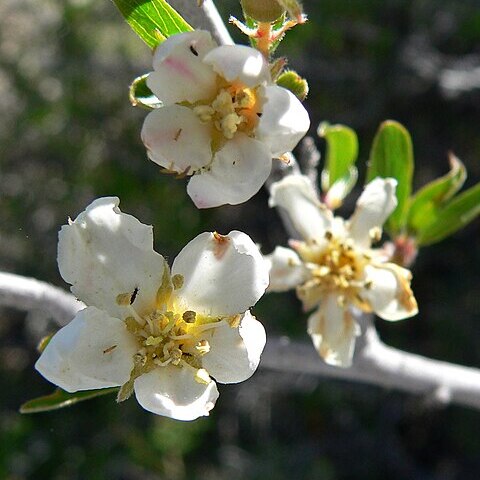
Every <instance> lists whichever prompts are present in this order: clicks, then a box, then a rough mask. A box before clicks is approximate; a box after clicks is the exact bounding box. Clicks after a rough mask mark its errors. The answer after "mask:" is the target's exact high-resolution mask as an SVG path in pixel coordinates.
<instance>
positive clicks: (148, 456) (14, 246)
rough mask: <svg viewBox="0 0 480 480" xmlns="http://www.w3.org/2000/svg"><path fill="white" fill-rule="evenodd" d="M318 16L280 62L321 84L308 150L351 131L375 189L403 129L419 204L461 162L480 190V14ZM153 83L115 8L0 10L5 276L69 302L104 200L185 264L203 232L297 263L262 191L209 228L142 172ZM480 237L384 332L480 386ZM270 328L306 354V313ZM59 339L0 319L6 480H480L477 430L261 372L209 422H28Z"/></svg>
mask: <svg viewBox="0 0 480 480" xmlns="http://www.w3.org/2000/svg"><path fill="white" fill-rule="evenodd" d="M193 1H194V0H192V2H193ZM218 3H219V7H220V9H221V11H222V14H223V16H224V18H227V16H228V14H230V13H234V14H235V15H236V16H238V17H240V11H239V8H238V6H237V5H236V2H234V1H233V0H232V1H223V0H222V1H221V2H218ZM304 6H305V9H306V11H307V13H308V14H309V22H308V23H307V24H306V25H305V26H303V27H297V28H296V29H295V30H294V31H293V32H292V33H291V34H289V35H288V36H287V39H286V40H285V41H284V43H283V45H282V46H281V47H280V50H279V54H282V55H288V56H289V57H290V60H291V65H292V66H293V67H295V68H296V69H297V70H298V71H299V73H301V74H302V75H304V76H305V77H306V78H307V79H308V80H309V82H310V88H311V93H310V95H309V97H308V99H307V102H306V106H307V108H308V109H309V111H310V114H311V118H312V131H311V134H312V135H314V132H315V128H316V126H317V125H318V123H319V122H320V121H324V120H326V121H329V122H341V123H346V124H348V125H350V126H351V127H353V128H355V129H356V131H357V132H358V134H359V136H360V142H361V146H360V149H361V156H360V167H361V171H363V170H364V169H362V166H364V163H365V160H366V158H367V156H368V150H369V147H370V144H371V140H372V138H373V135H374V132H375V130H376V128H377V127H378V124H379V123H380V122H381V121H382V120H384V119H387V118H393V119H396V120H399V121H400V122H402V123H404V124H405V125H406V127H407V128H408V129H409V130H410V132H411V134H412V137H413V141H414V145H415V153H416V174H415V185H416V187H418V186H421V185H423V184H424V183H425V182H426V181H427V180H429V179H433V178H434V177H437V176H439V175H441V174H443V173H445V172H446V171H447V168H448V164H447V151H448V150H453V151H454V152H455V153H456V154H457V155H458V156H459V157H460V158H461V159H462V160H463V161H464V163H465V165H466V167H467V169H468V171H469V173H470V175H469V179H468V180H467V186H470V185H473V184H474V183H475V182H476V181H478V180H479V178H480V162H479V159H480V135H479V132H478V130H479V127H480V4H479V2H478V0H461V1H446V0H422V1H414V0H411V1H407V0H383V1H380V0H363V1H358V2H357V1H350V0H322V1H313V0H310V1H309V0H306V1H305V2H304ZM232 30H233V28H231V31H232ZM232 33H235V32H232ZM235 35H236V38H237V39H238V40H239V41H243V40H242V39H241V37H240V36H239V35H237V34H236V33H235ZM150 65H151V55H150V52H149V51H148V49H147V48H146V47H145V46H144V45H143V44H142V42H141V41H140V40H138V39H137V38H136V36H135V35H134V34H133V33H132V32H131V31H130V30H129V28H128V26H127V25H126V24H125V23H124V22H123V20H122V18H121V16H120V14H119V13H117V11H116V10H115V8H114V6H113V4H112V3H110V2H108V1H107V0H104V1H98V0H2V1H1V2H0V112H1V118H2V121H1V122H0V167H1V169H0V225H1V229H0V268H1V269H3V270H6V271H11V272H15V273H19V274H24V275H28V276H33V277H36V278H39V279H42V280H46V281H49V282H52V283H53V284H56V285H59V286H62V287H65V288H66V285H65V284H64V282H63V281H62V279H61V278H60V276H59V274H58V271H57V266H56V261H55V257H56V237H57V231H58V229H59V227H60V226H61V225H62V224H63V223H65V221H66V219H67V217H68V216H72V217H73V216H76V215H77V214H78V213H79V212H80V211H81V210H83V209H84V207H85V206H86V205H87V204H88V203H89V202H90V201H91V200H92V199H93V198H95V197H98V196H101V195H118V196H119V197H120V198H121V207H122V209H123V210H124V211H126V212H129V213H132V214H134V215H136V216H137V217H138V218H139V219H140V220H141V221H142V222H144V223H150V224H153V225H154V228H155V245H156V249H157V251H159V252H161V253H163V254H165V255H166V256H167V257H168V258H169V259H170V260H171V259H173V258H174V256H175V255H176V254H177V253H178V251H179V250H180V249H181V247H182V246H183V245H184V244H185V243H186V242H188V241H189V240H190V239H191V238H193V237H194V236H195V235H197V234H198V233H200V232H202V231H205V230H218V231H219V232H223V233H227V232H228V231H230V230H231V229H234V228H235V229H239V230H243V231H245V232H246V233H248V234H249V235H251V236H252V237H253V238H254V239H255V240H256V241H258V242H259V243H261V244H262V248H263V250H264V251H265V252H269V251H270V250H271V249H273V247H274V246H275V245H277V244H285V242H286V235H285V233H284V232H283V229H282V226H281V224H280V222H279V219H278V218H277V216H276V213H275V212H274V211H272V210H270V209H268V207H267V204H266V201H267V195H266V193H265V192H263V191H262V192H260V193H259V194H258V195H257V196H256V197H255V198H254V199H253V200H252V201H250V202H248V203H247V204H245V205H242V206H237V207H223V208H218V209H214V210H212V211H200V212H199V211H197V210H196V209H195V208H194V206H193V204H192V203H191V201H190V200H189V198H188V197H187V196H186V193H185V184H184V181H181V180H179V181H174V180H173V179H172V178H170V177H167V176H164V175H161V174H160V173H159V169H158V167H157V166H155V164H153V163H152V162H150V161H148V160H147V159H146V155H145V151H144V148H143V146H142V145H141V142H140V138H139V133H140V129H141V125H142V121H143V118H144V117H145V112H144V111H142V110H140V109H134V108H133V107H131V106H130V105H129V103H128V98H127V94H128V85H129V83H130V82H131V80H132V79H133V78H134V77H135V76H138V75H140V74H142V73H144V72H146V71H149V69H150V68H151V66H150ZM317 145H318V146H319V148H320V149H323V148H324V145H322V143H321V142H320V140H317ZM358 191H359V189H357V190H356V191H355V193H356V194H358ZM355 196H356V195H355V194H353V195H352V196H351V200H350V201H349V202H347V204H346V205H345V209H344V212H343V213H345V214H346V215H348V214H349V213H350V211H351V208H352V205H353V201H354V199H355ZM479 234H480V225H479V222H478V221H477V222H476V223H474V224H472V225H470V226H469V227H468V228H467V229H465V230H463V231H461V232H460V233H458V234H457V235H455V236H454V237H452V238H450V239H448V240H446V241H444V242H442V243H440V244H438V245H435V246H433V247H430V248H427V249H425V250H422V251H421V252H420V255H419V258H418V261H417V263H416V265H415V268H414V280H413V288H414V291H415V293H416V297H417V299H418V301H419V304H420V314H419V315H418V316H417V317H415V318H412V319H410V320H406V321H404V322H399V323H396V324H391V323H387V322H383V323H382V322H378V328H379V331H380V334H381V336H382V338H383V339H384V340H385V341H386V342H387V343H388V344H390V345H393V346H397V347H399V348H402V349H405V350H408V351H411V352H416V353H419V354H422V355H427V356H430V357H433V358H437V359H442V360H448V361H452V362H458V363H462V364H465V365H471V366H476V367H480V349H479V348H478V346H479V345H480V328H479V326H478V321H479V311H480V308H479V307H480V300H479V298H480V285H479V279H478V273H477V269H478V265H479V260H480V249H479V247H478V238H480V235H479ZM255 313H256V315H257V316H258V317H259V318H260V319H261V320H262V321H263V322H264V324H265V326H266V328H267V331H268V333H269V334H289V335H293V336H296V337H298V338H300V339H303V340H305V341H308V338H307V335H306V333H305V325H306V323H305V321H306V316H305V315H304V314H302V313H300V307H299V303H298V302H297V301H296V299H295V298H294V296H293V295H279V294H275V295H274V294H272V295H271V296H268V297H266V298H264V299H263V300H262V301H261V302H260V303H259V304H258V305H257V307H256V309H255ZM52 328H53V325H52V324H51V323H50V321H49V318H48V317H47V316H45V314H44V313H42V312H31V313H29V314H28V315H24V314H23V313H19V312H16V311H13V310H8V309H2V310H0V337H1V344H0V370H1V378H0V399H1V405H2V408H1V411H0V435H1V438H0V478H5V479H7V480H23V479H54V480H61V479H62V480H63V479H68V480H75V479H88V480H96V479H122V480H135V479H142V480H149V479H173V480H176V479H187V478H188V479H201V480H217V479H245V478H248V479H260V478H264V477H265V476H269V477H270V478H272V479H290V478H292V477H294V478H296V479H298V480H299V479H317V478H318V479H325V480H330V479H364V478H365V479H378V480H380V479H385V478H388V479H394V480H395V479H407V478H408V479H415V480H417V479H418V480H424V479H425V480H427V479H428V480H430V479H432V480H433V479H440V480H454V479H462V480H470V479H471V480H476V479H477V478H478V475H479V474H478V472H479V471H480V440H479V434H478V433H479V428H480V412H475V411H471V410H468V409H465V408H460V407H454V406H450V407H447V408H438V407H435V406H432V405H429V404H428V402H426V401H425V399H422V398H414V397H412V396H409V395H404V394H400V393H397V392H394V391H386V390H381V389H378V388H375V387H370V386H362V385H355V384H351V383H346V382H340V381H332V380H326V379H322V378H312V377H309V376H306V375H305V376H301V375H300V376H291V375H281V374H279V373H273V372H269V371H267V370H263V369H260V370H259V371H258V372H257V373H256V374H255V376H254V377H253V378H252V379H251V380H250V381H248V382H246V383H244V384H240V385H229V386H220V392H221V395H220V399H219V401H218V402H217V406H216V408H215V409H214V410H213V411H212V414H211V416H210V417H209V418H202V419H199V420H197V421H195V422H192V423H180V422H174V421H172V420H169V419H165V418H160V417H155V416H154V415H151V414H149V413H147V412H145V411H143V410H142V409H141V408H140V407H139V406H138V405H137V404H136V402H135V401H134V400H130V401H128V402H125V403H123V404H121V405H119V406H117V405H116V404H115V402H114V398H113V397H104V398H99V399H95V400H93V401H90V402H86V403H83V404H80V405H78V406H75V407H72V408H70V409H66V410H63V411H57V412H51V413H44V414H37V415H32V416H21V415H20V414H19V413H18V407H19V405H20V404H21V403H23V402H24V401H26V400H27V399H30V398H32V397H35V396H38V395H41V394H45V393H48V392H50V391H51V389H52V388H53V387H52V386H51V385H49V384H48V383H47V382H46V381H44V380H43V379H42V378H41V377H40V376H39V375H38V374H37V373H36V372H35V371H34V370H33V364H34V362H35V359H36V358H37V353H36V350H35V346H36V343H37V341H38V340H39V338H40V336H41V335H42V333H43V332H45V331H46V330H47V331H48V330H51V329H52Z"/></svg>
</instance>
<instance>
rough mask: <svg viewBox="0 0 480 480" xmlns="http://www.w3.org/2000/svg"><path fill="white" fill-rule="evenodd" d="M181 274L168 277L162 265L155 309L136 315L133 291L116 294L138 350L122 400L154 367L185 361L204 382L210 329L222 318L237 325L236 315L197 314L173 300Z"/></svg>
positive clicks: (123, 389)
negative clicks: (123, 309)
mask: <svg viewBox="0 0 480 480" xmlns="http://www.w3.org/2000/svg"><path fill="white" fill-rule="evenodd" d="M182 285H183V277H182V276H181V275H174V276H173V277H171V276H170V271H169V268H168V266H167V265H165V269H164V274H163V279H162V285H161V286H160V288H159V289H158V292H157V298H156V302H155V303H156V305H155V308H154V309H153V310H152V311H150V312H148V313H146V314H142V315H139V314H138V313H137V312H136V310H135V309H134V308H133V301H132V298H133V296H136V294H137V293H136V291H134V293H133V294H120V295H118V296H117V303H118V304H119V305H124V306H125V307H126V308H127V309H128V310H129V312H130V313H131V315H128V316H127V317H126V319H125V325H126V328H127V330H128V331H129V332H130V333H131V334H132V335H134V337H135V339H136V341H137V344H138V351H137V353H136V354H135V355H134V359H133V362H134V367H133V369H132V372H131V374H130V379H129V380H128V382H127V383H126V384H124V385H123V386H122V388H121V389H120V392H119V395H118V401H123V400H126V399H127V398H128V397H129V396H130V395H131V394H132V392H133V384H134V381H135V379H136V378H138V377H139V376H140V375H143V374H144V373H148V372H150V371H152V370H153V369H154V368H157V367H166V366H167V365H175V366H179V367H181V366H183V365H185V364H187V365H189V366H191V367H194V368H195V369H196V370H197V372H198V373H197V375H196V377H195V379H196V380H197V381H198V382H200V383H208V382H209V381H210V377H209V376H208V374H207V372H205V371H204V370H203V369H202V368H201V360H200V357H202V356H203V355H205V354H206V353H208V352H209V351H210V344H209V342H208V340H207V337H208V333H209V331H210V330H212V329H214V328H217V327H218V326H219V325H220V323H221V322H222V321H223V320H226V321H227V322H228V323H229V324H230V325H231V326H232V327H235V326H238V318H237V317H235V316H234V317H211V316H207V315H200V314H198V313H197V312H194V311H193V310H185V309H184V308H181V307H180V306H179V305H178V303H177V302H176V299H175V295H173V291H174V290H176V289H179V288H181V287H182Z"/></svg>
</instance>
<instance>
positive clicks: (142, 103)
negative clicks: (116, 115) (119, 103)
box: [128, 73, 163, 110]
mask: <svg viewBox="0 0 480 480" xmlns="http://www.w3.org/2000/svg"><path fill="white" fill-rule="evenodd" d="M148 75H149V74H148V73H146V74H145V75H142V76H141V77H137V78H136V79H135V80H134V81H133V82H132V84H131V85H130V89H129V93H128V97H129V99H130V103H131V104H132V105H133V106H134V107H143V108H146V109H147V110H153V109H155V108H159V107H161V106H162V105H163V104H162V102H161V101H160V100H159V99H158V98H157V97H156V96H155V95H154V94H153V92H152V91H151V90H150V89H149V88H148V86H147V77H148Z"/></svg>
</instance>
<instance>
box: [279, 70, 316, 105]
mask: <svg viewBox="0 0 480 480" xmlns="http://www.w3.org/2000/svg"><path fill="white" fill-rule="evenodd" d="M276 83H277V85H278V86H280V87H283V88H286V89H287V90H290V91H291V92H292V93H293V94H294V95H295V96H296V97H297V98H298V99H299V100H302V101H303V100H305V98H306V96H307V95H308V82H307V81H306V80H305V79H304V78H302V77H301V76H300V75H299V74H298V73H297V72H294V71H293V70H287V71H285V72H283V73H281V74H280V75H279V76H278V78H277V82H276Z"/></svg>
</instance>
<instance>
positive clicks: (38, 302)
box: [0, 273, 480, 410]
mask: <svg viewBox="0 0 480 480" xmlns="http://www.w3.org/2000/svg"><path fill="white" fill-rule="evenodd" d="M0 305H1V306H8V307H12V308H17V309H20V310H27V311H28V310H32V309H41V310H44V311H46V312H48V313H49V314H50V315H51V316H52V317H53V319H54V320H55V321H56V322H57V323H58V324H59V325H60V326H63V325H65V324H66V323H68V322H69V321H70V320H71V319H72V318H73V317H74V316H75V314H76V313H77V312H78V311H79V310H80V309H82V308H84V307H85V305H84V304H83V303H81V302H79V301H78V300H77V299H76V298H75V297H74V296H73V295H72V294H70V293H67V292H65V291H64V290H62V289H60V288H57V287H54V286H52V285H50V284H48V283H45V282H41V281H39V280H35V279H33V278H26V277H22V276H20V275H14V274H12V273H0ZM260 367H261V368H267V369H270V370H273V371H279V372H290V373H298V374H310V375H316V376H324V377H329V378H335V379H343V380H350V381H355V382H361V383H368V384H371V385H377V386H381V387H384V388H393V389H396V390H401V391H404V392H409V393H413V394H419V395H422V396H424V397H426V399H427V400H430V401H431V402H435V403H439V404H448V403H454V404H458V405H463V406H467V407H472V408H475V409H479V410H480V370H477V369H474V368H468V367H462V366H459V365H453V364H450V363H447V362H440V361H437V360H431V359H429V358H425V357H422V356H420V355H414V354H412V353H407V352H403V351H401V350H397V349H395V348H391V347H388V346H386V345H385V344H384V343H383V342H382V341H381V340H380V339H379V338H378V335H377V332H376V331H375V328H374V327H373V324H372V323H370V322H367V324H366V325H365V326H364V328H363V332H362V336H361V337H359V338H358V340H357V348H356V352H355V357H354V362H353V366H352V367H351V368H348V369H343V368H336V367H330V366H328V365H326V364H325V363H323V361H322V360H321V359H320V358H319V357H318V355H317V353H316V351H315V349H314V348H313V346H312V345H311V344H310V343H301V342H298V341H291V340H290V339H288V338H287V337H280V338H278V337H276V338H275V337H273V338H269V339H268V342H267V346H266V348H265V351H264V353H263V355H262V361H261V363H260Z"/></svg>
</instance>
